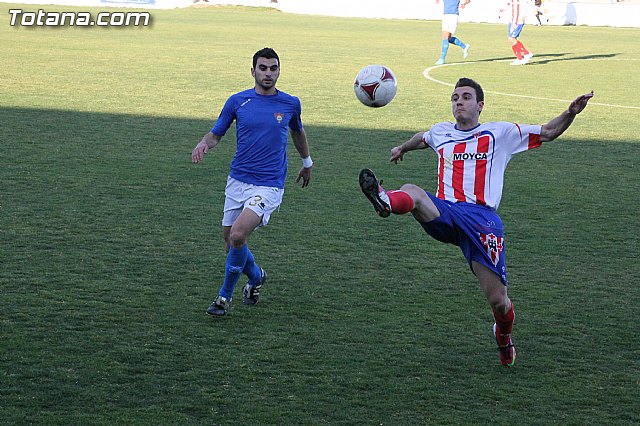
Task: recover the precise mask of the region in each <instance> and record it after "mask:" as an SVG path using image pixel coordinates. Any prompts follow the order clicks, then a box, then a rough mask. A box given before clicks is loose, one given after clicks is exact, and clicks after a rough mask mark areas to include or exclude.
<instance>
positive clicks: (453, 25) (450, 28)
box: [442, 14, 458, 34]
mask: <svg viewBox="0 0 640 426" xmlns="http://www.w3.org/2000/svg"><path fill="white" fill-rule="evenodd" d="M457 28H458V15H454V14H448V15H442V31H446V32H448V33H451V34H453V33H455V32H456V29H457Z"/></svg>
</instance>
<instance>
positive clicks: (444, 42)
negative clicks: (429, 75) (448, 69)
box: [440, 40, 449, 60]
mask: <svg viewBox="0 0 640 426" xmlns="http://www.w3.org/2000/svg"><path fill="white" fill-rule="evenodd" d="M447 50H449V40H442V55H441V56H440V59H443V60H444V58H445V57H446V56H447Z"/></svg>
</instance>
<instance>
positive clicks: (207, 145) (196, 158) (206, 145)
mask: <svg viewBox="0 0 640 426" xmlns="http://www.w3.org/2000/svg"><path fill="white" fill-rule="evenodd" d="M218 142H220V136H218V135H215V134H213V133H211V132H208V133H207V134H206V135H204V136H203V137H202V139H201V140H200V142H198V145H196V147H195V148H193V151H191V162H192V163H200V162H201V161H202V160H203V159H204V155H205V154H206V153H207V152H209V150H210V149H212V148H213V147H215V146H216V145H218Z"/></svg>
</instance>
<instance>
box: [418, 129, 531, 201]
mask: <svg viewBox="0 0 640 426" xmlns="http://www.w3.org/2000/svg"><path fill="white" fill-rule="evenodd" d="M541 129H542V126H540V125H519V124H514V123H506V122H493V123H486V124H479V125H478V126H476V127H475V128H473V129H471V130H465V131H462V130H457V129H456V127H455V125H454V123H439V124H436V125H435V126H433V127H432V128H431V129H430V130H429V131H427V132H425V133H424V134H423V135H422V142H423V143H425V144H426V145H428V146H429V147H431V148H432V149H433V150H434V151H435V152H436V153H437V154H438V190H437V192H436V196H437V197H438V198H440V199H443V200H448V201H453V202H461V201H464V202H467V203H474V204H480V205H485V206H487V207H490V208H491V209H492V210H497V209H498V205H499V204H500V199H501V198H502V187H503V184H504V173H505V170H506V168H507V164H508V163H509V161H510V160H511V157H513V155H514V154H517V153H519V152H523V151H527V150H530V149H533V148H537V147H539V146H540V145H541V142H540V131H541Z"/></svg>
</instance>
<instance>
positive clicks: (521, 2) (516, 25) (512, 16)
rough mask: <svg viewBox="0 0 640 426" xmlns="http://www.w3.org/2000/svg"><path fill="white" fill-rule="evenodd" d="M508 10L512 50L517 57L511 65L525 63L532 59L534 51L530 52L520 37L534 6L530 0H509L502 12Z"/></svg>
mask: <svg viewBox="0 0 640 426" xmlns="http://www.w3.org/2000/svg"><path fill="white" fill-rule="evenodd" d="M505 11H506V12H507V13H508V14H509V26H508V28H507V30H508V38H509V42H510V43H511V50H513V53H514V54H515V55H516V59H514V60H513V62H511V65H524V64H526V63H528V62H529V60H531V58H532V57H533V53H531V52H529V51H528V50H527V48H526V47H524V44H522V42H521V41H520V40H518V37H520V33H521V32H522V29H523V28H524V22H525V19H526V16H527V15H528V14H531V12H532V6H531V1H530V0H509V2H508V3H507V8H506V9H501V10H500V12H501V13H502V12H505Z"/></svg>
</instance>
